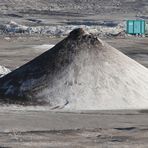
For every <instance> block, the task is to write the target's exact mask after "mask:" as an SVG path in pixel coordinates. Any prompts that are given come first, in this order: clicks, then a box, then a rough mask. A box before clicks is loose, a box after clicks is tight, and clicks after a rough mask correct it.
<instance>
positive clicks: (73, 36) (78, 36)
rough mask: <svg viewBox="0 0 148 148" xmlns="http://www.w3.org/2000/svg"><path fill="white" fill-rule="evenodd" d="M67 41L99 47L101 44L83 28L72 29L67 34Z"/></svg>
mask: <svg viewBox="0 0 148 148" xmlns="http://www.w3.org/2000/svg"><path fill="white" fill-rule="evenodd" d="M67 39H68V40H73V41H74V42H75V41H77V44H78V45H79V44H83V43H85V44H89V45H99V46H100V45H101V44H102V42H101V40H99V39H98V38H97V37H96V36H95V35H93V34H90V33H88V32H87V31H85V30H84V29H83V28H77V29H74V30H73V31H71V32H70V33H69V36H68V37H67Z"/></svg>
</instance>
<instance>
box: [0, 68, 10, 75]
mask: <svg viewBox="0 0 148 148" xmlns="http://www.w3.org/2000/svg"><path fill="white" fill-rule="evenodd" d="M10 72H11V71H10V70H9V69H8V68H6V67H4V66H0V77H3V76H4V75H6V74H8V73H10Z"/></svg>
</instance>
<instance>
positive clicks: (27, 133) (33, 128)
mask: <svg viewBox="0 0 148 148" xmlns="http://www.w3.org/2000/svg"><path fill="white" fill-rule="evenodd" d="M0 119H1V120H0V137H1V138H0V147H4V148H6V147H9V148H16V147H21V148H29V147H30V148H32V147H34V148H41V147H43V148H98V147H99V148H131V147H134V148H146V147H147V145H148V115H147V111H99V112H98V111H94V112H83V113H82V112H81V113H64V112H63V113H60V112H51V111H40V110H38V111H33V110H30V111H29V110H28V111H27V110H22V111H21V110H13V107H10V108H9V107H8V108H7V107H6V108H5V109H4V108H3V107H1V111H0Z"/></svg>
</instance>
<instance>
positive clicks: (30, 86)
mask: <svg viewBox="0 0 148 148" xmlns="http://www.w3.org/2000/svg"><path fill="white" fill-rule="evenodd" d="M0 98H1V100H2V101H6V102H10V103H20V104H46V105H47V104H48V105H49V106H51V107H52V108H63V109H70V110H98V109H143V108H148V69H146V68H145V67H144V66H142V65H140V64H138V63H137V62H135V61H134V60H132V59H130V58H129V57H127V56H125V55H124V54H122V53H121V52H119V51H118V50H116V49H115V48H113V47H111V46H109V45H108V44H107V43H105V42H103V41H101V40H100V39H98V38H97V37H95V36H93V35H91V34H88V33H85V31H83V29H76V30H73V31H72V32H71V33H70V34H69V36H68V37H67V38H65V39H64V40H63V41H61V42H60V43H58V44H57V45H56V46H55V47H53V48H52V49H50V50H48V51H46V52H45V53H43V54H42V55H40V56H39V57H37V58H35V59H34V60H32V61H30V62H29V63H27V64H25V65H23V66H22V67H20V68H18V69H16V70H15V71H13V72H11V73H9V74H8V75H6V76H4V77H2V78H1V79H0Z"/></svg>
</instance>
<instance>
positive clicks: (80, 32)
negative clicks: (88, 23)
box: [69, 28, 88, 39]
mask: <svg viewBox="0 0 148 148" xmlns="http://www.w3.org/2000/svg"><path fill="white" fill-rule="evenodd" d="M85 34H88V33H87V32H85V31H84V29H83V28H77V29H74V30H73V31H71V32H70V34H69V37H70V38H74V39H76V38H77V37H80V36H83V35H85Z"/></svg>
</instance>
